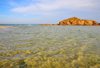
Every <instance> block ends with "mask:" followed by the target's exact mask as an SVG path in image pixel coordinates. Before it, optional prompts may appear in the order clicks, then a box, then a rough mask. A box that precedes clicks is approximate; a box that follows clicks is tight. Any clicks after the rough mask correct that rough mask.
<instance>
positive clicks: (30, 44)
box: [0, 25, 100, 68]
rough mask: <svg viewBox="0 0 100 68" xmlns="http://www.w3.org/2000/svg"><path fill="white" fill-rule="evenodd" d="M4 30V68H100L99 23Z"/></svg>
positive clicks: (0, 46)
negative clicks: (94, 24)
mask: <svg viewBox="0 0 100 68" xmlns="http://www.w3.org/2000/svg"><path fill="white" fill-rule="evenodd" d="M15 27H17V28H14V29H9V30H6V29H0V68H100V30H99V29H100V27H99V26H39V25H32V26H27V25H24V26H15Z"/></svg>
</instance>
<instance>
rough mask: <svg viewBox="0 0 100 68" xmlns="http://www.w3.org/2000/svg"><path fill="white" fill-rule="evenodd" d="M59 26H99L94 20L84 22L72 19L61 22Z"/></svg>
mask: <svg viewBox="0 0 100 68" xmlns="http://www.w3.org/2000/svg"><path fill="white" fill-rule="evenodd" d="M59 25H99V23H98V22H96V21H92V20H84V19H80V18H77V17H72V18H69V19H65V20H63V21H60V22H59Z"/></svg>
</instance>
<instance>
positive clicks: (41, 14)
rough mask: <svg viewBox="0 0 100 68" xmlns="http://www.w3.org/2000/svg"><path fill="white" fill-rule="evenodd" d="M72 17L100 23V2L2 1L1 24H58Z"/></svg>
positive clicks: (57, 0)
mask: <svg viewBox="0 0 100 68" xmlns="http://www.w3.org/2000/svg"><path fill="white" fill-rule="evenodd" d="M71 17H78V18H81V19H87V20H95V21H97V22H98V23H100V0H0V24H41V23H42V24H46V23H50V24H56V23H59V22H60V21H62V20H64V19H67V18H71Z"/></svg>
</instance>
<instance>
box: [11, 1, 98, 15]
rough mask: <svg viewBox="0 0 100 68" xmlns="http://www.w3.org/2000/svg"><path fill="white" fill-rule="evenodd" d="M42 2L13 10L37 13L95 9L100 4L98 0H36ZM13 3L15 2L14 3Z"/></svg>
mask: <svg viewBox="0 0 100 68" xmlns="http://www.w3.org/2000/svg"><path fill="white" fill-rule="evenodd" d="M33 1H34V0H33ZM35 1H40V3H37V2H36V3H33V4H30V5H28V6H26V7H17V8H13V9H12V10H11V11H13V12H19V13H23V12H30V13H37V12H43V11H56V10H62V9H63V10H67V9H68V10H69V9H71V10H78V11H79V10H87V9H88V10H91V9H92V10H93V8H96V7H97V6H98V2H96V1H98V0H35ZM12 4H13V3H12Z"/></svg>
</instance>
